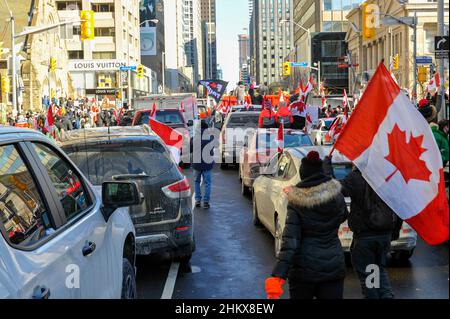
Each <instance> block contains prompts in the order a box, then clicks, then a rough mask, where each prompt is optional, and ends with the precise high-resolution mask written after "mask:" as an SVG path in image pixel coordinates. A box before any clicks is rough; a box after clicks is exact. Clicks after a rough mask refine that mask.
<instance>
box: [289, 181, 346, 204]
mask: <svg viewBox="0 0 450 319" xmlns="http://www.w3.org/2000/svg"><path fill="white" fill-rule="evenodd" d="M341 189H342V185H341V183H339V182H338V181H337V180H335V179H332V180H330V181H327V182H325V183H322V184H319V185H317V186H312V187H309V188H299V187H294V189H293V190H292V191H291V192H289V195H288V199H289V204H292V205H295V206H299V207H305V208H311V207H314V206H319V205H322V204H325V203H328V202H330V201H331V200H332V199H334V198H336V197H337V196H338V195H339V194H341Z"/></svg>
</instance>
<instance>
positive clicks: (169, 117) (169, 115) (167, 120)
mask: <svg viewBox="0 0 450 319" xmlns="http://www.w3.org/2000/svg"><path fill="white" fill-rule="evenodd" d="M156 120H157V121H158V122H161V123H164V124H168V125H183V124H184V122H183V118H182V117H181V115H180V113H179V112H178V111H157V112H156ZM149 122H150V112H143V113H141V116H140V117H139V118H138V120H137V123H136V125H142V124H148V123H149Z"/></svg>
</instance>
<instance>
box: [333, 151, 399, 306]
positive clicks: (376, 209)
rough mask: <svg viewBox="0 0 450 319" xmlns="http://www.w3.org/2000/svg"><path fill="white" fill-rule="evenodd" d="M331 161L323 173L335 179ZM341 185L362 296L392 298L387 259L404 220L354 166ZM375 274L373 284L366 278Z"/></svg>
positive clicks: (353, 260) (352, 253) (354, 265)
mask: <svg viewBox="0 0 450 319" xmlns="http://www.w3.org/2000/svg"><path fill="white" fill-rule="evenodd" d="M331 161H332V158H331V157H327V158H326V159H325V172H326V174H328V175H331V176H334V172H333V167H332V165H331ZM341 184H342V194H343V195H344V196H345V197H350V198H351V206H350V215H349V217H348V225H349V227H350V230H351V231H352V232H353V242H352V245H351V248H350V254H351V259H352V264H353V268H354V269H355V272H356V274H357V275H358V278H359V281H360V284H361V288H362V293H363V295H364V297H365V298H366V299H393V298H394V293H393V292H392V288H391V284H390V280H389V275H388V273H387V271H386V258H387V254H388V253H389V252H390V249H391V242H392V240H395V239H397V238H398V234H399V232H400V228H401V225H402V223H403V221H402V220H401V219H400V218H399V217H397V215H396V214H395V213H394V211H392V209H391V208H390V207H389V206H388V205H387V204H386V203H385V202H384V201H383V200H382V199H381V198H380V197H379V196H378V195H377V193H376V192H375V191H374V190H373V189H372V188H371V187H370V185H369V183H367V181H366V180H365V179H364V177H363V176H362V173H361V172H360V171H359V170H358V169H357V168H356V167H354V169H353V171H352V172H351V173H350V174H349V175H347V177H346V178H344V179H343V180H341ZM371 267H375V268H371ZM374 271H377V273H379V276H378V278H375V279H374V280H375V282H372V281H370V280H368V277H369V276H370V275H373V273H374Z"/></svg>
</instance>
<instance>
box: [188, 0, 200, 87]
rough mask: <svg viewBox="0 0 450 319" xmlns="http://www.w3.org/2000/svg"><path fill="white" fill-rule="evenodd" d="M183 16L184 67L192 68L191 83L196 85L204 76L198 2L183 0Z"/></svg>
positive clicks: (195, 0) (196, 0) (197, 0)
mask: <svg viewBox="0 0 450 319" xmlns="http://www.w3.org/2000/svg"><path fill="white" fill-rule="evenodd" d="M183 15H184V28H183V41H184V47H185V52H186V62H187V64H186V66H188V67H191V68H192V71H193V77H192V82H193V84H195V85H196V84H197V83H198V81H200V80H201V79H203V78H204V76H205V75H204V52H203V42H202V40H203V36H202V33H203V32H202V29H203V28H202V19H201V2H200V0H185V1H184V8H183Z"/></svg>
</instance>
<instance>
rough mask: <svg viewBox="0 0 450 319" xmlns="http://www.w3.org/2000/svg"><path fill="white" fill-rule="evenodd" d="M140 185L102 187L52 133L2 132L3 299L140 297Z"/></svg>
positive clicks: (0, 238)
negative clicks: (133, 212) (135, 218)
mask: <svg viewBox="0 0 450 319" xmlns="http://www.w3.org/2000/svg"><path fill="white" fill-rule="evenodd" d="M141 201H142V199H141V194H140V192H139V190H138V187H137V184H135V183H133V182H107V183H104V184H103V185H102V186H101V187H99V189H95V188H94V187H93V186H92V185H91V184H90V183H89V182H88V180H87V179H86V178H85V177H84V176H83V174H82V173H81V172H80V171H79V170H78V168H77V167H76V166H75V165H74V164H73V162H71V161H70V160H69V158H68V157H67V156H66V155H65V154H64V153H63V152H62V151H61V150H60V149H59V148H58V147H56V146H55V145H54V144H53V143H52V142H51V141H50V140H49V139H48V138H47V137H45V136H44V135H42V134H40V133H38V132H36V131H32V130H28V129H26V130H19V129H12V128H11V129H10V128H0V232H1V235H0V298H14V299H16V298H17V299H18V298H20V299H22V298H23V299H28V298H33V299H48V298H57V299H72V298H95V299H100V298H101V299H104V298H113V299H118V298H135V297H136V278H135V230H134V226H133V222H132V221H131V218H130V216H129V213H128V207H129V206H133V205H136V204H140V203H141Z"/></svg>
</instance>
